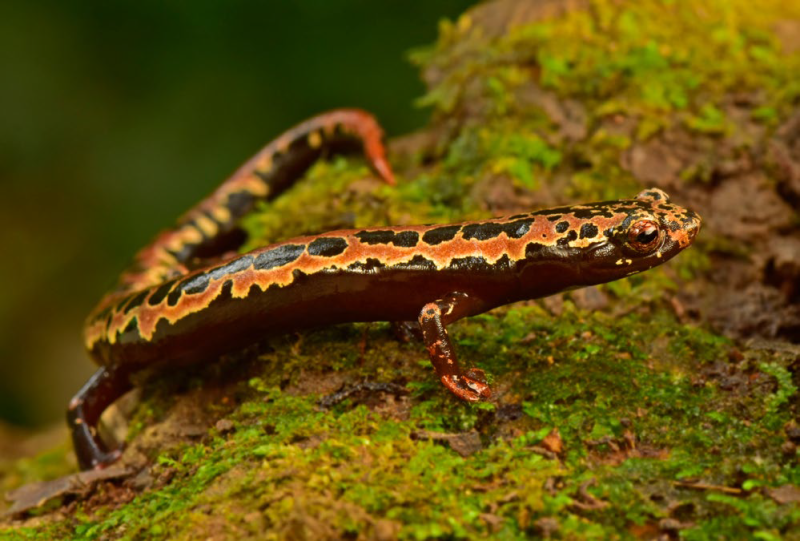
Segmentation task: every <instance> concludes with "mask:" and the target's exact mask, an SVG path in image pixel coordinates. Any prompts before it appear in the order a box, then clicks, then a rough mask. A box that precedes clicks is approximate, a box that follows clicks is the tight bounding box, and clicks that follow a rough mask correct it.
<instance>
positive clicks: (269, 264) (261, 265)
mask: <svg viewBox="0 0 800 541" xmlns="http://www.w3.org/2000/svg"><path fill="white" fill-rule="evenodd" d="M305 249H306V247H305V246H303V245H302V244H284V245H283V246H278V247H277V248H273V249H272V250H268V251H266V252H262V253H260V254H258V255H257V256H256V259H255V263H254V265H253V268H255V270H270V269H274V268H276V267H282V266H284V265H288V264H289V263H291V262H292V261H294V260H296V259H297V258H298V257H300V256H301V255H302V253H303V252H304V251H305Z"/></svg>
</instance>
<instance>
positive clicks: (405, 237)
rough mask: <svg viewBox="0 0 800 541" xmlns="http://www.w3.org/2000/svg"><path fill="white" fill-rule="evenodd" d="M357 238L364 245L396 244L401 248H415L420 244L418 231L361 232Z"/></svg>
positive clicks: (356, 235)
mask: <svg viewBox="0 0 800 541" xmlns="http://www.w3.org/2000/svg"><path fill="white" fill-rule="evenodd" d="M355 237H356V238H357V239H358V240H360V241H361V242H363V243H364V244H394V245H395V246H397V247H400V248H413V247H414V246H416V245H417V243H418V242H419V233H417V232H416V231H401V232H399V233H395V232H394V231H361V232H359V233H356V234H355Z"/></svg>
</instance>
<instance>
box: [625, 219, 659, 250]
mask: <svg viewBox="0 0 800 541" xmlns="http://www.w3.org/2000/svg"><path fill="white" fill-rule="evenodd" d="M660 240H661V230H660V229H659V228H658V224H657V223H656V222H654V221H653V220H639V221H638V222H636V223H635V224H633V226H631V228H630V229H629V230H628V245H629V246H630V247H631V248H632V249H633V250H635V251H637V252H639V253H647V252H651V251H652V250H653V249H654V248H655V247H656V246H658V244H659V241H660Z"/></svg>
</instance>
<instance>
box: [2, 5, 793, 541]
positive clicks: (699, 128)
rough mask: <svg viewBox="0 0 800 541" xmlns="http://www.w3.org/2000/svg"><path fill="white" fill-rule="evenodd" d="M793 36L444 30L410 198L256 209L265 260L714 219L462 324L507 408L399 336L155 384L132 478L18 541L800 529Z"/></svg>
mask: <svg viewBox="0 0 800 541" xmlns="http://www.w3.org/2000/svg"><path fill="white" fill-rule="evenodd" d="M792 29H793V30H792ZM796 35H800V7H798V6H797V5H789V3H786V2H777V1H767V2H759V3H752V2H746V1H744V0H731V1H723V0H712V1H710V2H706V3H704V4H703V5H698V4H697V3H696V2H695V3H693V2H689V1H687V0H673V1H670V2H662V1H657V0H643V1H640V2H636V3H621V2H611V1H604V0H596V1H591V2H589V1H587V2H567V1H563V2H556V1H551V2H544V3H539V2H510V1H497V2H489V3H486V4H483V5H481V6H479V7H477V8H475V9H474V10H472V11H470V12H468V13H466V14H465V15H463V16H462V17H461V18H459V19H458V20H457V21H455V22H452V23H450V22H444V23H442V25H441V28H440V38H439V41H438V42H437V43H436V44H434V45H433V46H430V47H427V48H424V49H421V50H418V51H414V52H413V53H412V55H411V58H412V60H413V61H414V62H416V63H417V64H419V65H420V67H421V68H422V71H423V76H424V78H425V80H426V81H427V83H428V85H429V92H428V94H427V95H426V96H424V97H422V98H421V99H420V103H421V104H423V105H426V106H430V107H433V108H434V110H435V115H434V120H433V121H432V123H431V126H429V127H428V129H427V130H426V131H425V133H422V134H416V135H415V136H409V137H407V138H403V139H398V140H396V141H394V142H392V147H391V148H392V151H393V152H392V161H393V162H394V163H395V165H396V167H397V170H398V173H399V177H400V183H399V186H398V187H397V188H390V187H386V186H381V185H379V184H378V183H377V182H376V181H374V180H372V179H371V178H370V175H369V173H368V171H367V169H366V168H365V167H364V166H363V165H361V164H359V163H357V162H355V161H345V160H336V161H334V162H332V163H321V164H318V165H317V166H315V167H314V169H313V170H312V171H311V172H310V174H309V179H308V180H307V181H305V182H304V183H301V184H300V185H298V186H297V187H296V188H295V189H293V190H292V191H291V192H290V193H287V194H286V195H285V196H283V197H282V198H281V199H279V200H277V201H275V202H273V203H270V204H268V205H264V206H263V208H261V209H260V210H259V212H257V213H256V214H254V215H253V216H251V217H250V218H249V219H248V220H247V222H246V226H247V228H248V230H249V231H250V234H251V244H250V246H249V247H252V246H256V245H261V244H263V243H264V242H270V241H275V240H279V239H282V238H287V237H290V236H294V235H299V234H305V233H314V232H319V231H322V230H326V229H331V228H338V227H351V226H355V227H361V226H368V225H372V226H375V225H385V224H409V223H435V222H447V221H451V220H460V219H472V218H481V217H487V216H492V215H495V214H502V213H514V212H519V211H524V210H529V209H530V208H531V207H544V206H549V205H554V204H561V203H569V202H575V201H585V200H596V199H616V198H620V197H630V196H633V195H635V194H636V193H637V192H638V191H639V190H640V189H641V188H642V187H647V186H651V185H653V186H658V187H660V188H663V189H665V190H667V191H668V192H669V193H670V195H671V196H672V198H673V199H674V200H675V201H676V202H678V203H679V204H682V205H686V206H688V207H690V208H693V209H694V210H696V211H698V212H699V213H700V214H701V215H702V216H703V217H704V218H705V229H704V230H703V232H702V233H701V236H700V238H699V240H698V242H697V243H696V245H695V246H694V247H692V248H691V249H690V250H688V251H686V252H685V253H684V254H682V255H681V256H679V257H678V258H677V259H676V260H675V261H673V262H670V263H669V264H667V265H665V266H663V267H660V268H658V269H655V270H653V271H650V272H648V273H645V274H643V275H641V276H635V277H631V278H629V279H626V280H621V281H619V282H615V283H612V284H608V285H607V286H603V287H599V288H591V289H588V290H583V291H577V292H573V293H570V294H565V295H559V296H556V297H552V298H549V299H545V300H543V301H538V302H528V303H518V304H515V305H512V306H507V307H503V308H500V309H497V310H494V311H492V312H490V313H488V314H484V315H481V316H478V317H474V318H470V319H468V320H464V321H461V322H458V323H456V324H454V325H452V326H451V327H450V330H451V336H452V337H453V339H454V340H455V343H456V346H457V348H458V350H459V353H460V356H461V357H462V358H463V359H464V360H465V362H466V363H467V364H474V365H475V366H477V367H479V368H482V369H484V370H485V371H486V372H487V374H488V375H489V377H490V383H491V384H492V388H493V389H494V396H493V398H492V400H491V401H489V402H486V403H482V404H477V405H470V404H466V403H462V402H459V401H457V400H456V399H455V398H454V397H452V396H450V395H449V394H448V393H447V392H445V391H444V389H442V388H441V386H440V385H439V383H438V382H437V381H435V378H433V377H432V370H431V368H430V366H429V364H428V361H427V360H426V356H425V352H424V349H423V348H422V347H421V345H420V344H416V343H400V342H398V341H397V340H396V339H395V338H394V337H393V336H392V334H391V332H390V329H389V326H388V325H386V324H373V325H345V326H337V327H333V328H330V329H325V330H319V331H313V332H304V333H302V334H299V335H290V336H283V337H276V338H274V339H272V341H271V342H269V343H268V344H267V345H265V347H263V348H261V349H253V350H248V351H244V352H240V353H238V354H236V355H234V356H231V358H227V359H224V360H223V361H222V362H220V363H218V364H215V365H213V366H206V367H198V368H196V369H195V370H193V371H191V372H189V375H188V377H187V373H181V374H171V375H166V376H163V377H160V378H151V380H150V381H148V382H146V383H145V384H144V385H143V390H142V391H141V396H140V397H139V398H138V399H137V400H135V401H134V402H135V405H134V406H133V408H132V412H131V413H130V414H129V421H128V432H127V433H128V436H127V440H128V451H126V454H125V457H124V459H123V461H122V463H123V464H124V465H127V466H131V467H134V469H135V470H136V473H135V475H133V476H131V477H128V478H127V479H123V480H119V479H112V480H106V481H103V482H99V483H98V484H97V485H96V486H94V487H93V488H92V489H91V490H89V491H85V492H84V493H82V494H75V493H74V491H73V493H69V494H66V495H64V496H62V497H61V498H58V499H56V500H54V501H51V502H50V503H48V504H47V505H45V507H43V508H41V509H38V510H36V511H32V512H29V513H28V514H22V515H17V516H15V517H13V518H6V519H5V522H4V523H0V537H3V538H5V537H8V538H12V539H15V538H19V539H52V538H79V539H106V538H125V539H136V538H155V539H158V538H176V539H194V538H198V537H203V538H209V537H210V538H214V539H217V538H245V537H251V538H259V539H263V538H269V539H271V538H290V539H340V538H348V539H350V538H351V539H394V538H401V539H429V538H447V539H462V538H463V539H472V538H477V537H493V538H503V539H516V538H520V539H521V538H527V537H530V536H535V535H539V536H543V537H547V536H551V537H555V538H564V539H584V538H601V539H606V538H635V537H638V538H656V537H659V536H667V537H670V538H671V537H677V536H680V537H683V538H687V539H710V538H715V539H744V538H752V539H800V533H798V532H800V505H799V504H798V502H797V500H798V499H799V498H800V488H798V487H799V486H800V464H799V462H798V451H797V444H798V443H800V442H799V441H798V440H800V429H798V416H799V415H800V412H798V386H800V346H798V343H800V309H799V308H798V304H799V303H800V286H798V284H800V278H798V277H799V276H800V265H798V260H800V216H799V215H798V211H797V209H798V202H800V168H798V167H797V166H796V165H794V164H795V163H796V162H797V161H798V157H799V156H800V143H799V142H798V141H800V136H798V134H799V133H800V128H798V126H800V116H798V113H797V112H796V109H797V104H798V103H799V102H800V79H798V78H797V76H796V75H797V73H800V56H798V50H799V49H800V43H799V42H798V40H797V39H796V37H795V36H796ZM364 382H367V383H368V385H364V386H363V387H362V388H361V390H355V391H354V392H352V393H351V394H349V395H348V396H346V397H345V398H343V400H341V401H340V402H338V403H335V404H332V405H330V407H326V408H323V407H321V406H320V405H319V401H320V399H321V398H322V397H323V396H326V395H330V394H331V393H335V392H337V391H338V390H340V389H341V388H343V387H344V388H350V387H352V386H354V385H357V384H359V383H364ZM0 468H2V469H0V472H2V473H3V474H4V475H3V477H0V488H2V489H12V488H16V487H18V486H20V485H22V484H24V483H26V482H31V481H36V480H48V479H53V478H56V477H58V476H62V475H65V474H68V473H70V472H74V471H75V465H74V458H72V456H71V453H70V451H69V448H68V445H67V444H66V443H65V444H64V445H62V446H60V447H57V448H55V449H52V450H50V451H48V452H45V453H42V454H40V455H38V456H37V457H34V458H24V459H20V460H18V461H16V462H7V463H4V464H2V465H1V466H0Z"/></svg>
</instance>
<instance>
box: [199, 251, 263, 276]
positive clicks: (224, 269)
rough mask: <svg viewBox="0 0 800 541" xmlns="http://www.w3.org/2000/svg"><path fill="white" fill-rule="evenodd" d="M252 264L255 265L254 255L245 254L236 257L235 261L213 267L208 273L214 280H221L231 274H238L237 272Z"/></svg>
mask: <svg viewBox="0 0 800 541" xmlns="http://www.w3.org/2000/svg"><path fill="white" fill-rule="evenodd" d="M251 266H253V256H251V255H245V256H242V257H239V258H236V259H234V260H233V261H231V262H229V263H226V264H224V265H222V266H221V267H217V268H214V269H211V270H210V271H208V273H207V274H208V276H209V277H210V278H211V279H212V280H219V279H220V278H223V277H225V276H230V275H231V274H236V273H237V272H242V271H244V270H247V269H249V268H250V267H251Z"/></svg>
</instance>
